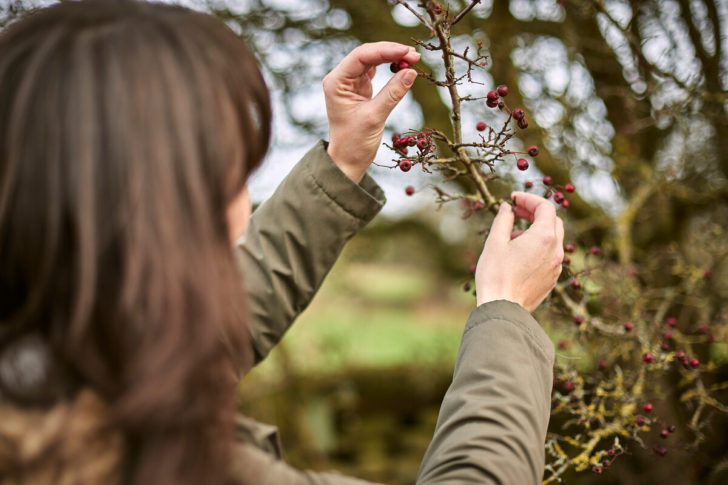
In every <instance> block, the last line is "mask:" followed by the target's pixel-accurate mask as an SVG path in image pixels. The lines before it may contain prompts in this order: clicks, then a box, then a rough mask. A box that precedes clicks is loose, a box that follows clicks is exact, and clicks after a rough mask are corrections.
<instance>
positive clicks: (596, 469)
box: [592, 447, 624, 475]
mask: <svg viewBox="0 0 728 485" xmlns="http://www.w3.org/2000/svg"><path fill="white" fill-rule="evenodd" d="M622 453H624V450H622V448H621V447H617V448H616V449H615V448H610V449H609V450H607V458H605V459H604V460H602V462H601V463H600V464H597V465H594V466H593V467H592V473H595V474H597V475H601V474H602V472H603V471H604V469H605V468H609V467H610V466H611V465H612V463H614V460H616V459H617V457H618V456H619V455H621V454H622Z"/></svg>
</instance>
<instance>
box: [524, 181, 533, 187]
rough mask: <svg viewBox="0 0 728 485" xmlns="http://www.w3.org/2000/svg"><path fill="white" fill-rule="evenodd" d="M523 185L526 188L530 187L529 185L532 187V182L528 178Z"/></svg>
mask: <svg viewBox="0 0 728 485" xmlns="http://www.w3.org/2000/svg"><path fill="white" fill-rule="evenodd" d="M525 186H526V188H527V189H530V188H531V187H533V182H531V181H530V180H529V181H528V182H526V184H525Z"/></svg>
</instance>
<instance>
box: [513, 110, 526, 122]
mask: <svg viewBox="0 0 728 485" xmlns="http://www.w3.org/2000/svg"><path fill="white" fill-rule="evenodd" d="M524 116H526V113H525V112H524V111H523V110H522V109H521V108H516V109H514V110H513V117H514V118H515V119H516V120H522V119H523V117H524Z"/></svg>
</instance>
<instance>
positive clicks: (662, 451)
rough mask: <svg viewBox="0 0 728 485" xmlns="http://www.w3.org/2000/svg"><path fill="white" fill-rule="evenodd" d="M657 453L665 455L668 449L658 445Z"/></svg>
mask: <svg viewBox="0 0 728 485" xmlns="http://www.w3.org/2000/svg"><path fill="white" fill-rule="evenodd" d="M655 453H657V454H658V455H660V456H665V455H666V454H667V450H666V449H665V448H663V447H662V446H656V447H655Z"/></svg>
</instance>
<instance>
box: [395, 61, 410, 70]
mask: <svg viewBox="0 0 728 485" xmlns="http://www.w3.org/2000/svg"><path fill="white" fill-rule="evenodd" d="M397 67H398V68H399V69H397V70H398V71H401V70H402V69H409V67H410V63H409V62H407V61H399V64H397Z"/></svg>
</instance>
